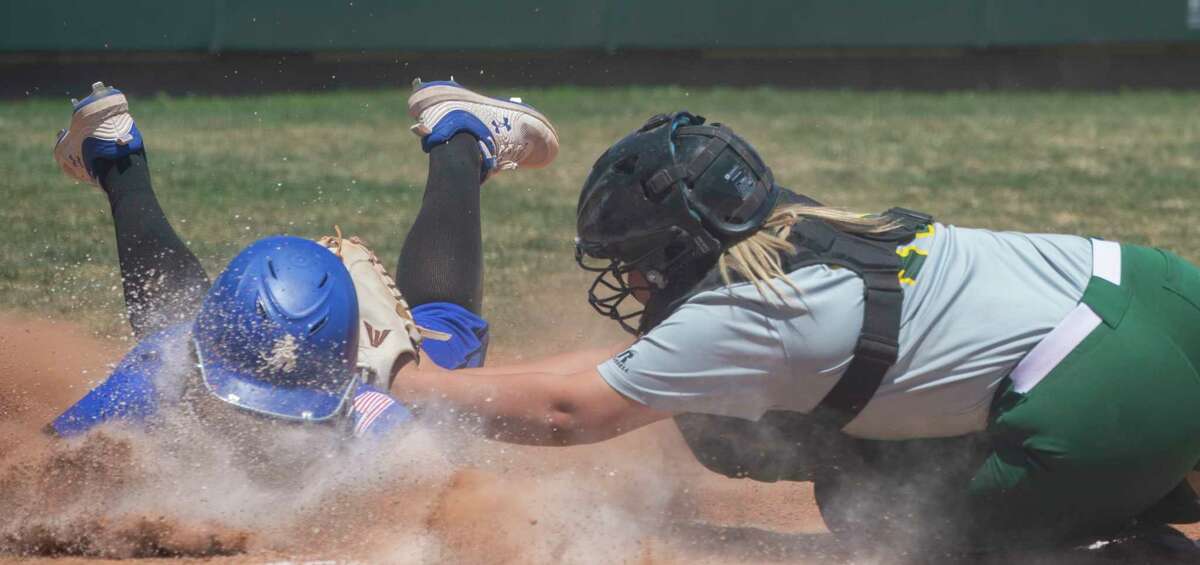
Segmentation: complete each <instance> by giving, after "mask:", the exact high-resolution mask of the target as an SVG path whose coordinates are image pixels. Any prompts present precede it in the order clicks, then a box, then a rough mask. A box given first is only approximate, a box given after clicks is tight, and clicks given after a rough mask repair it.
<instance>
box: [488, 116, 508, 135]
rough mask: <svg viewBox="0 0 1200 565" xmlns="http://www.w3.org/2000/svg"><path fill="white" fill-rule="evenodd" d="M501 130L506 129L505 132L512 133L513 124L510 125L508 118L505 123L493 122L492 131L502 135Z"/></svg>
mask: <svg viewBox="0 0 1200 565" xmlns="http://www.w3.org/2000/svg"><path fill="white" fill-rule="evenodd" d="M500 128H504V131H512V124H510V123H508V118H504V121H502V122H497V121H496V120H492V130H494V131H495V132H496V133H500Z"/></svg>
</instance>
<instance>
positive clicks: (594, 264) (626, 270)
mask: <svg viewBox="0 0 1200 565" xmlns="http://www.w3.org/2000/svg"><path fill="white" fill-rule="evenodd" d="M653 253H654V251H653V250H652V251H650V253H648V254H647V255H645V256H643V257H640V258H638V259H635V260H633V261H631V262H628V263H626V262H624V261H622V260H621V259H619V258H609V259H602V258H598V257H594V256H592V255H590V254H588V253H587V252H586V251H584V248H583V246H582V245H580V244H578V243H577V244H576V246H575V263H577V264H578V265H579V267H580V268H582V269H583V270H585V271H588V272H591V273H597V275H596V278H595V279H594V280H593V281H592V285H591V286H590V287H588V304H590V305H591V306H592V309H594V310H595V311H596V312H597V313H599V314H600V315H601V316H604V317H605V318H609V319H612V320H615V321H616V322H617V323H618V324H620V325H621V328H622V329H624V330H625V331H627V332H629V333H631V334H634V335H638V333H639V330H638V326H636V325H634V324H632V323H630V322H629V320H633V319H635V318H639V317H641V315H642V313H643V312H645V307H644V306H642V307H638V308H637V309H635V310H633V311H629V310H628V309H624V310H623V309H622V308H621V305H622V304H624V303H625V300H626V299H628V298H629V297H630V296H634V295H635V293H637V292H645V293H648V294H649V293H653V292H655V291H657V290H660V289H662V288H663V287H664V286H666V278H665V276H664V275H663V274H661V273H660V272H659V271H657V270H642V263H648V261H647V259H648V258H649V256H650V255H651V254H653ZM605 261H607V262H605ZM635 271H637V272H639V273H640V274H641V275H642V280H644V281H646V282H647V283H649V285H638V286H635V285H631V284H629V275H630V274H631V273H633V272H635ZM635 298H636V297H635Z"/></svg>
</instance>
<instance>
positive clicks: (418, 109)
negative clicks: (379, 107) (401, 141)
mask: <svg viewBox="0 0 1200 565" xmlns="http://www.w3.org/2000/svg"><path fill="white" fill-rule="evenodd" d="M408 114H409V115H410V116H412V117H413V118H416V120H417V123H416V124H415V125H413V126H412V132H413V133H415V134H417V135H418V136H419V137H421V144H422V147H424V148H425V150H426V151H428V150H429V149H430V148H431V147H432V146H435V145H438V144H441V143H445V142H447V141H449V140H450V138H451V137H453V136H454V135H455V134H457V133H461V132H466V133H470V134H471V135H473V136H474V137H475V138H476V139H478V140H479V142H480V148H481V149H482V150H483V152H484V170H485V174H486V175H487V176H491V175H492V174H495V173H497V172H499V171H509V170H513V169H516V168H518V167H521V168H527V169H537V168H541V167H545V166H546V165H549V164H550V163H551V162H552V161H554V157H555V156H557V155H558V131H557V130H555V129H554V125H553V124H551V123H550V120H549V119H548V118H546V116H544V115H542V113H541V112H538V111H537V110H535V109H533V107H531V106H528V105H526V104H524V103H522V102H521V99H520V98H511V99H508V100H501V99H498V98H491V97H488V96H483V95H481V94H477V93H475V92H472V91H470V90H467V89H466V88H463V87H462V86H461V85H459V84H458V83H456V82H453V81H437V82H427V83H423V82H421V79H416V80H414V81H413V93H412V95H411V96H409V98H408Z"/></svg>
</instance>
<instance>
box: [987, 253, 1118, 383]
mask: <svg viewBox="0 0 1200 565" xmlns="http://www.w3.org/2000/svg"><path fill="white" fill-rule="evenodd" d="M1092 276H1093V277H1100V278H1102V279H1104V280H1106V281H1108V282H1110V283H1113V284H1115V285H1118V286H1120V284H1121V244H1119V243H1117V242H1115V241H1103V240H1099V239H1093V240H1092ZM1100 321H1101V320H1100V316H1097V315H1096V313H1095V312H1093V311H1092V309H1091V308H1089V307H1088V305H1087V304H1084V303H1082V302H1080V303H1079V305H1077V306H1075V309H1074V310H1071V313H1070V314H1067V317H1066V318H1063V321H1061V322H1059V323H1058V325H1057V326H1055V327H1054V329H1052V330H1050V333H1048V334H1046V337H1044V338H1042V341H1040V342H1038V344H1037V345H1035V346H1034V347H1033V349H1032V350H1030V352H1029V354H1028V355H1026V356H1025V358H1024V359H1021V362H1020V363H1017V367H1016V368H1015V369H1013V370H1012V373H1010V374H1009V376H1008V377H1009V378H1010V379H1012V382H1013V390H1015V391H1017V392H1019V393H1022V394H1024V393H1027V392H1029V391H1031V390H1033V387H1035V386H1037V384H1038V383H1040V382H1042V379H1044V378H1046V375H1047V374H1049V373H1050V371H1051V370H1053V369H1054V368H1055V367H1057V366H1058V364H1059V363H1061V362H1062V360H1063V359H1064V358H1066V356H1067V354H1069V353H1071V351H1073V350H1074V349H1075V347H1076V346H1077V345H1079V342H1081V341H1083V338H1085V337H1087V336H1088V334H1090V333H1092V330H1094V329H1096V327H1097V326H1099V325H1100Z"/></svg>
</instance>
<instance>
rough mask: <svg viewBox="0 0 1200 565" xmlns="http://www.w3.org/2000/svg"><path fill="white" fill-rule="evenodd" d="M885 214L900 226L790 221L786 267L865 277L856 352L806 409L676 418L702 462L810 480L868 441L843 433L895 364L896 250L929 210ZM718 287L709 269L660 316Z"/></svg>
mask: <svg viewBox="0 0 1200 565" xmlns="http://www.w3.org/2000/svg"><path fill="white" fill-rule="evenodd" d="M884 215H885V216H886V217H889V218H891V219H893V220H895V221H896V222H897V223H898V224H899V226H898V227H897V228H895V229H893V230H891V231H889V232H887V233H883V234H877V235H858V234H850V233H846V232H843V231H841V230H838V229H837V228H835V227H833V226H832V225H831V224H829V223H826V222H824V221H821V220H816V219H803V220H801V221H799V222H797V223H796V225H795V226H793V228H792V232H791V235H790V236H789V237H788V241H790V242H791V243H793V244H794V245H795V247H796V252H795V253H794V254H791V255H786V256H784V257H781V259H782V261H783V267H784V271H786V272H789V273H790V272H792V271H795V270H796V269H800V268H802V267H807V266H810V265H818V264H824V265H836V266H839V267H843V268H846V269H849V270H851V271H853V272H854V273H855V274H856V275H858V276H859V277H860V278H861V279H862V280H863V283H864V284H863V288H864V301H863V324H862V332H861V333H860V334H859V336H858V341H857V343H856V344H855V346H854V357H853V359H852V360H851V362H850V365H849V366H848V367H847V368H846V371H845V373H844V374H843V375H842V377H841V379H839V380H838V382H837V384H836V385H834V387H833V389H832V390H830V392H829V394H827V395H826V396H825V398H824V399H822V400H821V402H820V404H819V405H818V406H817V408H816V409H814V410H813V411H812V412H811V413H808V414H805V413H800V412H792V411H783V410H775V411H770V412H767V413H766V414H764V415H763V417H762V418H761V419H759V420H758V421H754V422H752V421H749V420H743V419H740V418H731V417H727V416H715V415H711V414H681V415H679V416H676V417H675V422H676V424H677V425H678V426H679V431H680V432H682V434H683V437H684V439H685V440H686V441H687V444H688V447H690V448H691V450H692V453H693V454H694V455H695V456H696V459H697V460H699V461H700V463H702V464H703V465H704V466H705V467H707V468H708V469H710V470H712V471H715V472H717V473H720V474H722V475H725V476H728V477H732V478H750V479H754V480H758V481H767V482H774V481H778V480H790V481H809V480H814V479H815V478H817V477H819V476H821V475H822V474H827V473H830V472H835V471H837V469H839V468H842V467H846V466H851V465H854V464H855V463H856V462H857V461H858V460H860V459H861V457H862V456H863V453H862V448H863V445H864V444H868V443H872V442H865V441H847V440H849V439H850V438H848V437H847V436H846V435H845V434H843V433H842V431H841V430H842V428H844V427H845V426H846V424H848V423H850V421H851V420H853V419H854V418H855V416H857V415H858V413H859V412H861V411H862V409H863V408H864V407H865V406H866V405H867V402H869V401H870V400H871V397H872V396H874V394H875V391H876V390H877V389H878V388H879V384H880V383H881V382H882V381H883V377H884V374H885V373H887V371H888V369H890V368H891V366H892V365H893V364H894V363H895V362H896V356H897V353H898V350H899V343H898V338H899V334H900V310H901V306H902V303H903V293H902V291H901V288H900V280H899V272H900V269H901V260H900V256H899V255H897V254H896V247H897V246H899V245H903V244H905V243H907V242H909V241H911V240H912V239H913V237H914V236H915V235H916V233H917V232H918V231H920V230H921V229H923V228H924V227H925V226H927V225H929V224H931V223H932V222H933V218H932V217H931V216H929V215H927V214H922V213H920V212H914V211H911V210H905V209H903V208H893V209H891V210H888V211H887V212H885V214H884ZM721 286H724V283H723V281H722V279H721V277H720V274H719V273H718V272H716V270H715V269H714V270H713V271H711V272H709V273H708V274H707V275H706V276H705V277H704V279H703V280H702V281H701V282H700V283H699V284H697V285H696V286H695V287H693V289H692V291H691V292H690V293H689V294H688V295H687V296H685V297H682V298H681V299H678V300H675V301H673V302H672V305H671V307H670V308H667V309H665V310H667V312H664V313H662V314H660V316H662V317H665V316H666V315H669V311H671V310H674V308H675V307H678V305H680V304H682V303H683V302H684V301H686V299H687V298H690V297H691V296H693V295H695V294H696V293H699V292H702V291H705V290H712V289H715V288H720V287H721Z"/></svg>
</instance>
